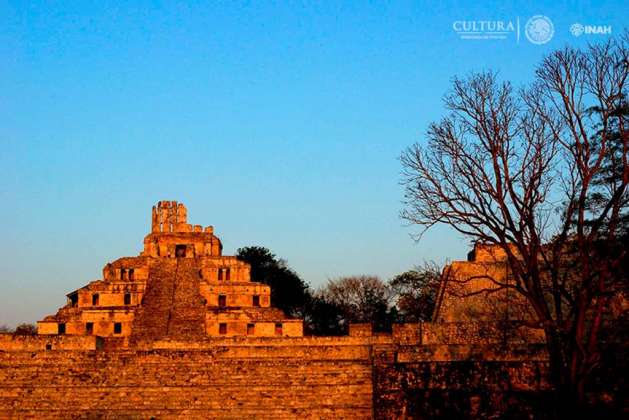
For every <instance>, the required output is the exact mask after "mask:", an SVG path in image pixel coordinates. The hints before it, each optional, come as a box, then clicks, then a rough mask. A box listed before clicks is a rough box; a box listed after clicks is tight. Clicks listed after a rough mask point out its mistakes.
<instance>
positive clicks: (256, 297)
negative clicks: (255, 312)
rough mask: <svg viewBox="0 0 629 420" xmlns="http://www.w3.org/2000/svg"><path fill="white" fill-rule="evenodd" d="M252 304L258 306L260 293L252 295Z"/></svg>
mask: <svg viewBox="0 0 629 420" xmlns="http://www.w3.org/2000/svg"><path fill="white" fill-rule="evenodd" d="M253 306H260V295H253Z"/></svg>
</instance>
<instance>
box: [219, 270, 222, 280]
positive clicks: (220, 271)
mask: <svg viewBox="0 0 629 420" xmlns="http://www.w3.org/2000/svg"><path fill="white" fill-rule="evenodd" d="M218 279H219V280H223V269H222V268H219V269H218Z"/></svg>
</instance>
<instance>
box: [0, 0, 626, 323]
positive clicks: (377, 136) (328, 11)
mask: <svg viewBox="0 0 629 420" xmlns="http://www.w3.org/2000/svg"><path fill="white" fill-rule="evenodd" d="M108 3H109V4H105V2H87V1H76V2H69V1H68V2H49V3H43V2H35V1H33V2H28V1H15V2H1V3H0V19H1V24H0V57H1V59H0V142H1V146H2V148H1V150H2V152H1V154H0V168H1V169H0V170H1V171H2V172H1V177H0V179H1V181H0V199H1V205H0V220H2V238H1V241H0V252H1V255H2V257H1V260H0V261H1V262H2V264H1V265H0V280H1V282H2V285H1V289H0V290H1V292H0V324H9V325H15V323H17V322H21V321H25V322H33V321H36V320H37V319H41V318H42V317H43V316H44V315H45V314H48V313H52V312H54V311H55V310H56V308H57V307H59V306H61V305H62V304H64V302H65V297H64V295H65V293H67V292H68V291H70V290H73V289H75V288H78V287H80V286H82V285H84V284H86V283H87V282H88V281H90V280H93V279H97V278H100V275H101V269H102V266H103V265H104V264H105V263H107V262H108V261H111V260H114V259H116V258H117V257H120V256H128V255H137V254H138V253H139V251H140V250H141V247H142V239H143V237H144V235H145V234H146V233H148V230H149V224H150V208H151V206H152V205H153V204H154V203H155V202H156V201H158V200H161V199H168V200H178V201H181V202H183V203H185V204H186V205H187V206H188V209H189V221H190V222H192V223H195V224H203V225H208V224H212V225H214V226H215V231H216V233H217V234H218V235H219V236H220V237H221V238H222V240H223V242H224V244H225V251H226V253H227V254H232V253H233V252H234V251H235V250H236V249H237V248H238V247H240V246H245V245H262V246H266V247H268V248H270V249H271V250H273V251H274V252H275V253H276V254H277V255H279V256H281V257H283V258H285V259H287V260H288V262H289V264H290V265H291V266H292V267H293V268H294V269H295V270H297V272H299V273H300V274H301V275H302V276H303V277H304V278H305V279H306V280H307V281H309V282H310V283H311V284H312V285H313V286H315V287H316V286H318V285H321V284H323V283H325V281H326V279H327V278H331V277H337V276H342V275H348V274H360V273H370V274H377V275H380V276H381V277H383V278H385V279H387V278H389V277H391V276H392V275H394V274H396V273H399V272H402V271H404V270H406V269H409V268H411V267H412V266H413V265H415V264H418V263H421V262H422V261H423V260H425V259H435V260H437V261H440V262H441V261H444V260H445V259H451V260H452V259H463V258H465V254H466V252H467V248H468V243H467V242H466V241H465V239H463V238H461V237H459V236H457V235H455V234H453V233H452V232H451V231H450V230H448V229H447V228H436V229H435V230H434V231H432V232H431V233H430V234H428V235H426V236H425V237H424V239H423V241H422V242H420V243H414V242H413V241H412V239H411V238H410V236H409V235H410V234H411V233H412V232H413V229H411V228H409V227H405V226H404V223H403V222H402V221H401V220H400V219H399V217H398V213H399V210H400V207H401V204H400V201H401V199H402V191H401V188H400V187H399V185H398V181H399V173H400V164H399V161H398V160H397V157H398V156H399V154H400V152H401V150H403V149H404V148H405V147H406V146H408V145H410V144H411V143H413V142H416V141H422V140H423V133H424V132H425V130H426V127H427V124H428V123H429V122H430V121H431V120H434V119H437V118H439V117H440V115H441V114H442V113H443V108H442V105H441V97H442V95H443V93H444V92H445V91H446V89H447V88H448V85H449V80H450V78H451V77H452V76H454V75H461V74H465V73H466V72H469V71H471V70H478V69H496V70H499V71H500V73H501V75H502V76H503V77H505V78H509V79H511V80H513V81H514V82H516V83H522V82H526V81H527V80H529V79H530V78H531V76H532V71H533V66H534V65H535V64H536V63H537V62H538V61H539V60H540V58H541V57H542V56H543V54H544V53H546V52H548V51H550V50H552V49H554V48H557V47H560V46H563V45H565V44H566V43H571V44H576V45H584V44H585V43H586V42H588V41H591V42H596V41H601V40H603V39H604V38H605V37H604V36H589V37H586V36H582V37H580V38H575V37H574V36H572V35H571V34H570V33H569V31H568V28H569V26H570V24H572V23H575V22H580V23H584V24H604V25H612V27H613V31H614V32H615V33H620V32H621V30H622V27H623V24H624V23H625V22H626V21H627V17H628V15H629V13H628V6H627V3H626V2H622V1H617V2H606V1H596V2H564V3H562V2H556V1H553V2H547V4H546V5H544V4H543V3H541V2H536V3H535V5H534V6H533V5H531V4H532V3H531V2H520V3H519V4H518V3H513V2H502V1H499V2H484V3H483V2H473V5H466V4H464V3H451V2H434V4H433V3H428V2H419V1H414V2H393V3H391V4H389V2H382V3H379V2H378V3H370V4H367V2H342V3H341V2H336V3H335V2H325V3H326V4H325V5H314V4H313V5H306V3H315V2H295V3H286V2H277V3H274V4H272V3H271V2H266V1H260V2H251V3H249V2H248V3H240V2H228V1H223V2H198V3H196V4H194V5H186V4H184V2H181V3H179V4H177V3H176V2H166V1H164V2H139V1H134V2H128V4H122V2H108ZM186 3H188V2H186ZM470 3H471V2H470ZM507 3H508V4H509V5H507ZM537 14H543V15H546V16H548V17H549V18H550V19H551V20H552V21H553V23H554V27H555V35H554V38H553V39H552V40H551V41H550V42H548V43H547V44H544V45H534V44H531V43H529V42H528V41H527V40H526V39H521V40H520V42H519V43H516V41H515V38H514V37H511V38H510V39H507V40H497V41H470V40H461V39H459V38H458V36H457V34H456V33H455V32H454V30H453V28H452V25H453V22H454V21H458V20H498V19H499V20H512V21H515V19H516V18H518V17H519V18H520V20H521V24H524V23H525V21H526V20H527V19H528V18H529V17H531V16H532V15H537Z"/></svg>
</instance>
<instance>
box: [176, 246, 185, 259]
mask: <svg viewBox="0 0 629 420" xmlns="http://www.w3.org/2000/svg"><path fill="white" fill-rule="evenodd" d="M185 256H186V246H185V245H175V257H177V258H184V257H185Z"/></svg>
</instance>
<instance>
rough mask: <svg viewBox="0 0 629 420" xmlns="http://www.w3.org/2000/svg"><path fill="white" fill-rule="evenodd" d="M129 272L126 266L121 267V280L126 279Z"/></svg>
mask: <svg viewBox="0 0 629 420" xmlns="http://www.w3.org/2000/svg"><path fill="white" fill-rule="evenodd" d="M126 274H127V270H125V269H124V268H121V269H120V280H124V277H125V275H126Z"/></svg>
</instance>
